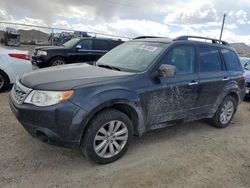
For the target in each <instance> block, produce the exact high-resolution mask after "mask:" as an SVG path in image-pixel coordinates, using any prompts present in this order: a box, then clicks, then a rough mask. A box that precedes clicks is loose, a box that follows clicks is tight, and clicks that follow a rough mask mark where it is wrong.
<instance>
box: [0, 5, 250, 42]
mask: <svg viewBox="0 0 250 188" xmlns="http://www.w3.org/2000/svg"><path fill="white" fill-rule="evenodd" d="M224 13H226V14H227V17H226V25H225V32H224V35H223V39H224V40H227V41H229V42H245V43H247V44H250V1H249V0H237V1H233V0H206V1H200V0H174V1H173V0H154V1H148V0H70V1H69V0H1V6H0V21H10V22H19V23H25V24H34V25H44V26H53V27H58V28H70V29H75V30H83V31H96V32H102V33H109V34H115V35H121V36H127V37H136V36H140V35H157V36H167V37H170V38H173V37H177V36H179V35H199V36H207V37H215V38H219V34H220V27H221V21H222V16H223V14H224ZM0 26H1V25H0Z"/></svg>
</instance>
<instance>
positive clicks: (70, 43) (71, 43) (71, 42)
mask: <svg viewBox="0 0 250 188" xmlns="http://www.w3.org/2000/svg"><path fill="white" fill-rule="evenodd" d="M79 41H80V38H74V39H71V40H69V41H68V42H65V43H64V44H63V45H62V46H64V47H66V48H73V47H74V46H75V45H76V44H77V43H78V42H79Z"/></svg>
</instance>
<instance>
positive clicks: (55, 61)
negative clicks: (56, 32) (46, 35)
mask: <svg viewBox="0 0 250 188" xmlns="http://www.w3.org/2000/svg"><path fill="white" fill-rule="evenodd" d="M65 64H66V60H65V59H63V58H60V57H56V58H53V59H52V60H51V61H50V66H59V65H65Z"/></svg>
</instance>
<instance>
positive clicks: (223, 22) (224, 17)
mask: <svg viewBox="0 0 250 188" xmlns="http://www.w3.org/2000/svg"><path fill="white" fill-rule="evenodd" d="M226 16H227V15H226V14H224V15H223V21H222V26H221V31H220V41H221V38H222V33H223V30H224V24H225V19H226Z"/></svg>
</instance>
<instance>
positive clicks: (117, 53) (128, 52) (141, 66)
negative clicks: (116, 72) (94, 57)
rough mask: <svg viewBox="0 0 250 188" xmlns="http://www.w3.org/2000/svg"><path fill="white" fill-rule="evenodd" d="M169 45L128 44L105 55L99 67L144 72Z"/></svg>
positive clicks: (100, 60) (99, 61)
mask: <svg viewBox="0 0 250 188" xmlns="http://www.w3.org/2000/svg"><path fill="white" fill-rule="evenodd" d="M167 45H168V44H163V43H155V42H126V43H124V44H122V45H120V46H118V47H116V48H114V49H113V50H111V51H110V52H108V53H107V54H105V55H104V56H103V57H102V58H101V59H99V60H98V62H97V66H106V67H113V68H117V69H120V70H121V71H129V72H142V71H144V70H146V69H147V68H148V67H149V66H150V65H151V64H152V63H153V61H154V60H155V59H156V58H157V57H158V56H159V55H160V54H161V52H162V51H163V49H164V48H165V47H166V46H167Z"/></svg>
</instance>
